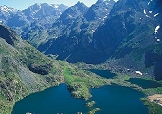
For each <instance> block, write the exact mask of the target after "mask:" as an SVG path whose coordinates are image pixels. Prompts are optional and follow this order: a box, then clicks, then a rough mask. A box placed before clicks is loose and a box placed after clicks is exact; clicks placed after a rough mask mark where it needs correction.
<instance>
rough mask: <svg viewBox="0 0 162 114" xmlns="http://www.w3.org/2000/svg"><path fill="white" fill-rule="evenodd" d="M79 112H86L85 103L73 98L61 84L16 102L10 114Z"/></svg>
mask: <svg viewBox="0 0 162 114" xmlns="http://www.w3.org/2000/svg"><path fill="white" fill-rule="evenodd" d="M81 111H82V112H83V113H86V112H87V111H88V108H87V107H86V106H85V101H84V100H82V99H75V98H73V97H72V96H71V94H70V92H69V91H68V90H67V87H66V85H65V84H61V85H60V86H58V87H52V88H49V89H46V90H44V91H42V92H37V93H34V94H31V95H29V96H27V97H26V98H24V99H23V100H21V101H19V102H17V103H16V104H15V106H14V107H13V112H12V114H26V113H27V112H30V113H32V114H57V113H63V114H65V113H66V114H75V113H77V112H81Z"/></svg>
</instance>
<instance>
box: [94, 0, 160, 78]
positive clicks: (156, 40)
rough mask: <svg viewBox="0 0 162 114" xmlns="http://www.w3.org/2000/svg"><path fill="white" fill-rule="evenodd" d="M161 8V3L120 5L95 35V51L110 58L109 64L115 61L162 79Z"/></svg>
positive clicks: (138, 0)
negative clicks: (112, 60) (161, 67)
mask: <svg viewBox="0 0 162 114" xmlns="http://www.w3.org/2000/svg"><path fill="white" fill-rule="evenodd" d="M161 5H162V3H161V1H160V0H155V1H149V0H145V1H141V0H134V1H129V0H120V1H118V2H117V4H115V6H114V8H113V10H112V11H111V14H110V18H109V19H108V20H107V21H106V23H105V24H104V25H103V26H101V27H100V28H98V30H97V31H96V32H95V34H94V42H93V43H94V45H93V46H94V49H95V50H97V52H98V53H102V54H101V55H106V59H105V60H107V59H109V58H111V59H115V60H116V62H115V63H114V64H118V65H120V66H122V67H126V68H128V69H130V68H131V69H133V70H136V71H141V72H143V73H146V74H148V73H149V74H150V75H152V76H155V79H157V80H160V79H162V76H161V74H162V72H161V70H160V65H161V50H162V47H161V36H162V34H161V24H162V23H161V19H162V14H161V11H162V7H161ZM100 59H101V61H100V62H103V61H102V59H103V58H102V56H100ZM111 59H110V60H111ZM152 66H155V67H152Z"/></svg>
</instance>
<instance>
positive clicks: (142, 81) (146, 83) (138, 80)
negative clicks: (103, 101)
mask: <svg viewBox="0 0 162 114" xmlns="http://www.w3.org/2000/svg"><path fill="white" fill-rule="evenodd" d="M128 81H129V82H130V83H132V84H137V85H139V86H141V87H142V88H144V89H147V88H156V87H160V86H162V85H161V84H159V83H158V82H156V81H154V80H145V79H141V78H130V79H129V80H128Z"/></svg>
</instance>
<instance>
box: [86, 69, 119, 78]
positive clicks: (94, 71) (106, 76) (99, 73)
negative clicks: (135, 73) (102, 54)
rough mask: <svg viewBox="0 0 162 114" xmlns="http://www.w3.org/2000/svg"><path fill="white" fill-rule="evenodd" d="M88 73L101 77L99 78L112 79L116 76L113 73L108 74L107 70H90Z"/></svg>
mask: <svg viewBox="0 0 162 114" xmlns="http://www.w3.org/2000/svg"><path fill="white" fill-rule="evenodd" d="M89 71H91V72H93V73H95V74H97V75H99V76H101V77H104V78H108V79H109V78H113V77H115V76H116V74H115V73H112V72H110V71H109V70H97V69H90V70H89Z"/></svg>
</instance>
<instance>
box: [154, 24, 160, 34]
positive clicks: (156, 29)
mask: <svg viewBox="0 0 162 114" xmlns="http://www.w3.org/2000/svg"><path fill="white" fill-rule="evenodd" d="M159 28H160V25H158V26H157V27H156V28H155V34H157V33H158V30H159Z"/></svg>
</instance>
